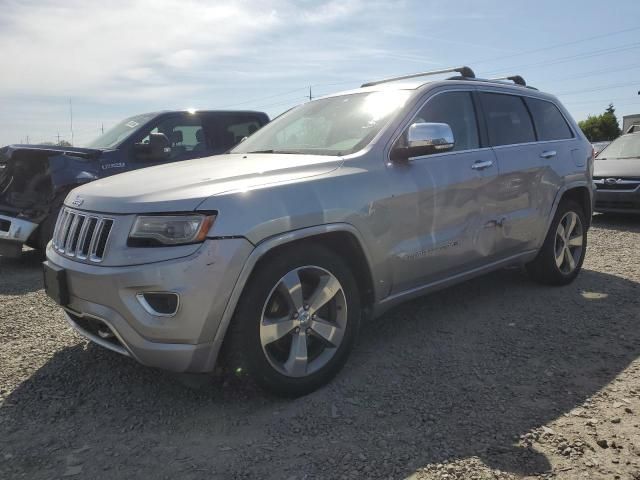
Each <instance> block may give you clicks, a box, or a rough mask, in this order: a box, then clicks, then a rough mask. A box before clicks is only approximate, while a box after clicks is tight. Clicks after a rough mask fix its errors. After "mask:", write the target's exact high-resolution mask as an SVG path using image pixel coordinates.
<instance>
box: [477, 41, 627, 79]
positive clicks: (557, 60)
mask: <svg viewBox="0 0 640 480" xmlns="http://www.w3.org/2000/svg"><path fill="white" fill-rule="evenodd" d="M638 46H640V42H634V43H629V44H626V45H622V46H620V47H613V48H604V49H601V50H594V51H592V52H586V53H580V54H577V55H568V56H565V57H559V58H554V59H551V60H545V61H543V62H536V63H527V64H522V65H516V66H514V67H507V68H501V69H500V70H492V71H489V72H483V73H484V76H491V75H495V74H498V73H501V72H504V71H505V70H510V71H514V70H516V69H522V68H530V67H540V66H547V65H557V64H558V63H565V62H571V61H573V60H582V59H585V58H592V57H597V56H600V55H606V54H608V53H617V52H624V51H627V50H633V49H634V48H637V47H638Z"/></svg>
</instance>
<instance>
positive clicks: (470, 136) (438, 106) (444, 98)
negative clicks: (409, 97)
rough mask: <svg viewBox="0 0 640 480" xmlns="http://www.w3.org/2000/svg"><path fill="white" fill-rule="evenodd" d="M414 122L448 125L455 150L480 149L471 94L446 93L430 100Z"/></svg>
mask: <svg viewBox="0 0 640 480" xmlns="http://www.w3.org/2000/svg"><path fill="white" fill-rule="evenodd" d="M414 122H428V123H446V124H448V125H449V126H450V127H451V131H452V132H453V138H454V141H455V144H454V147H453V150H471V149H474V148H478V147H479V146H480V143H479V141H478V125H477V123H476V112H475V109H474V108H473V101H472V100H471V94H470V93H469V92H446V93H441V94H439V95H436V96H435V97H433V98H432V99H430V100H428V101H427V103H426V105H425V106H424V107H422V110H420V112H419V113H418V115H417V116H416V119H415V120H414Z"/></svg>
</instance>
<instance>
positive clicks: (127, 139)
mask: <svg viewBox="0 0 640 480" xmlns="http://www.w3.org/2000/svg"><path fill="white" fill-rule="evenodd" d="M268 121H269V117H268V116H267V115H266V114H265V113H262V112H253V111H198V112H187V111H184V112H176V111H173V112H167V111H165V112H156V113H147V114H142V115H136V116H134V117H130V118H127V119H125V120H123V121H122V122H120V123H119V124H117V125H116V126H114V127H113V128H112V129H110V130H108V131H107V132H105V133H104V134H103V135H101V136H100V137H98V138H97V139H95V140H94V141H93V142H91V143H90V144H88V145H87V147H86V148H78V147H62V146H37V145H9V146H7V147H4V148H2V149H0V255H5V256H10V257H17V256H19V255H20V254H21V251H22V246H23V244H27V245H28V246H31V247H33V248H37V249H40V250H42V251H44V249H45V247H46V245H47V243H48V242H49V240H50V239H51V236H52V234H53V227H54V225H55V221H56V218H57V216H58V212H59V211H60V207H61V205H62V202H63V200H64V198H65V197H66V196H67V194H68V193H69V192H70V191H71V190H72V189H73V188H75V187H77V186H78V185H81V184H84V183H87V182H91V181H93V180H97V179H99V178H104V177H109V176H112V175H115V174H118V173H122V172H125V171H130V170H136V169H139V168H144V167H148V166H151V165H158V164H162V163H169V162H176V161H181V160H188V159H192V158H200V157H206V156H210V155H215V154H219V153H223V152H225V151H227V150H229V149H230V148H231V147H233V146H234V145H236V144H238V143H239V142H240V141H241V140H242V139H243V138H245V137H247V136H249V135H251V134H252V133H253V132H255V131H256V130H258V129H259V128H261V127H262V126H263V125H265V124H266V123H267V122H268ZM78 206H79V205H78Z"/></svg>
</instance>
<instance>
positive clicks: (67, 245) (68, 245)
mask: <svg viewBox="0 0 640 480" xmlns="http://www.w3.org/2000/svg"><path fill="white" fill-rule="evenodd" d="M71 215H72V216H73V220H72V221H71V227H69V232H67V238H66V239H65V242H64V253H65V254H66V255H68V256H69V257H73V251H72V250H73V249H72V244H73V237H74V236H75V234H76V229H77V228H78V221H79V219H80V215H78V214H76V213H72V214H71Z"/></svg>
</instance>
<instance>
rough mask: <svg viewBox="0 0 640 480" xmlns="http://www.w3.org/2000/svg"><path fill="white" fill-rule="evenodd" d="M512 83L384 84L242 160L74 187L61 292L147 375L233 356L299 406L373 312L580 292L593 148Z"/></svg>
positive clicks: (57, 276) (61, 244) (269, 131)
mask: <svg viewBox="0 0 640 480" xmlns="http://www.w3.org/2000/svg"><path fill="white" fill-rule="evenodd" d="M448 72H452V73H455V74H456V75H455V76H454V77H451V78H447V79H442V80H438V81H433V82H430V83H425V81H424V79H423V80H418V77H424V76H426V75H429V74H433V73H439V74H442V73H448ZM511 80H513V81H514V83H511V82H509V81H508V80H483V79H476V78H475V76H474V74H473V72H472V71H471V69H469V68H468V67H462V68H457V69H451V70H445V71H439V72H427V73H423V74H418V75H412V76H409V77H400V78H394V79H387V80H383V81H379V82H371V83H367V84H364V85H363V86H362V88H359V89H356V90H353V91H349V92H344V93H338V94H335V95H331V96H328V97H325V98H321V99H318V100H314V101H311V102H309V103H305V104H303V105H301V106H299V107H297V108H295V109H293V110H291V111H289V112H287V113H285V114H284V115H281V116H280V117H279V118H277V119H275V120H274V121H273V122H271V123H270V124H268V125H266V126H265V127H264V128H262V129H261V130H259V131H258V132H256V133H255V134H253V135H252V136H251V137H249V138H248V139H246V140H245V141H243V142H242V143H240V145H239V146H237V147H236V148H234V149H233V150H232V151H230V152H229V153H228V154H224V155H220V156H215V157H208V158H201V159H197V160H190V161H186V162H180V163H174V164H167V165H161V166H157V167H151V168H147V169H144V170H139V171H135V172H130V173H124V174H122V175H118V176H115V177H113V178H109V179H103V180H98V181H95V182H93V183H91V184H89V185H86V186H82V187H79V188H77V189H75V190H73V191H72V192H71V193H70V194H69V196H68V197H67V198H66V200H65V206H64V209H63V211H62V212H61V214H60V216H59V218H58V221H57V225H56V227H55V232H54V237H53V240H52V241H51V243H50V244H49V246H48V249H47V257H48V260H47V262H45V284H46V289H47V292H48V293H49V295H50V296H51V297H52V298H54V299H55V300H56V301H57V302H58V303H59V304H60V305H62V306H63V307H64V310H65V315H66V318H67V320H68V321H69V323H70V324H71V326H72V327H73V328H75V329H76V330H77V331H78V332H80V333H81V334H82V335H84V336H85V337H87V338H89V339H90V340H92V341H94V342H96V343H98V344H100V345H102V346H104V347H106V348H109V349H111V350H113V351H116V352H119V353H121V354H123V355H128V356H131V357H133V358H134V359H136V360H137V361H139V362H141V363H142V364H144V365H148V366H154V367H161V368H164V369H169V370H173V371H178V372H211V371H212V370H213V369H214V367H215V366H216V365H217V364H218V363H220V364H224V365H225V366H226V367H227V368H230V369H231V370H232V371H235V372H247V373H248V374H250V375H251V376H252V377H253V378H254V379H255V380H256V381H257V382H258V383H259V384H260V385H262V386H263V387H266V388H268V389H270V390H272V391H274V392H277V393H279V394H284V395H302V394H305V393H308V392H310V391H312V390H314V389H316V388H318V387H319V386H321V385H323V384H324V383H326V382H327V381H329V379H331V378H332V377H333V376H334V375H335V374H336V372H338V370H339V369H340V368H341V367H342V366H343V365H344V363H345V361H346V360H347V356H348V355H349V352H350V351H351V350H352V348H353V345H354V342H355V340H356V335H357V333H358V327H359V325H360V322H361V319H362V320H363V321H364V320H365V319H368V318H370V317H372V316H379V315H381V314H382V313H383V312H385V311H386V310H387V309H389V308H390V307H392V306H394V305H397V304H398V303H400V302H403V301H405V300H407V299H410V298H413V297H416V296H419V295H423V294H425V293H428V292H432V291H434V290H437V289H440V288H443V287H445V286H448V285H451V284H454V283H457V282H461V281H464V280H466V279H469V278H471V277H475V276H477V275H480V274H483V273H486V272H489V271H491V270H496V269H499V268H503V267H506V266H513V265H524V266H526V269H527V270H528V272H529V274H530V275H531V277H532V278H534V279H535V280H538V281H541V282H543V283H547V284H552V285H564V284H567V283H569V282H571V281H572V280H573V279H574V278H575V277H576V275H577V274H578V272H579V271H580V268H581V265H582V262H583V259H584V255H585V250H586V243H587V229H588V228H589V224H590V218H591V212H592V202H593V183H592V169H593V153H592V148H591V145H590V144H589V142H588V141H587V139H586V138H585V137H584V135H583V134H582V133H581V131H580V129H579V128H578V127H577V126H576V123H575V122H574V121H573V120H572V119H571V117H570V115H569V114H568V112H567V111H566V110H565V109H564V107H563V106H562V105H561V104H560V103H559V102H558V100H557V99H556V98H555V97H553V96H551V95H548V94H544V93H541V92H539V91H537V90H536V89H534V88H531V87H527V86H526V85H524V81H523V80H522V79H521V78H520V77H511Z"/></svg>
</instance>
